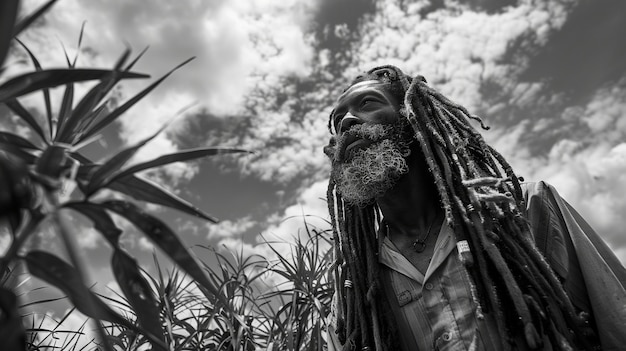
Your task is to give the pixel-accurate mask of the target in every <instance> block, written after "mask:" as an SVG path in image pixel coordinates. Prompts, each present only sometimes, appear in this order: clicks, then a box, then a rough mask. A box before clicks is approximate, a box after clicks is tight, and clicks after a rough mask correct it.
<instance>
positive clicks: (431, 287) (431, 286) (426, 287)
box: [424, 283, 434, 290]
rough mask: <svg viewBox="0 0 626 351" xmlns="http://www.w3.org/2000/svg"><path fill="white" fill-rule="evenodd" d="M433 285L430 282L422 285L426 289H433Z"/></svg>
mask: <svg viewBox="0 0 626 351" xmlns="http://www.w3.org/2000/svg"><path fill="white" fill-rule="evenodd" d="M433 288H434V286H433V284H432V283H426V285H424V289H426V290H433Z"/></svg>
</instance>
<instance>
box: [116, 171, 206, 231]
mask: <svg viewBox="0 0 626 351" xmlns="http://www.w3.org/2000/svg"><path fill="white" fill-rule="evenodd" d="M107 188H109V189H113V190H115V191H119V192H121V193H124V194H127V195H130V196H132V197H133V198H135V199H137V200H140V201H146V202H150V203H154V204H159V205H163V206H167V207H171V208H174V209H176V210H179V211H182V212H185V213H187V214H190V215H192V216H196V217H200V218H204V219H206V220H208V221H210V222H213V223H217V218H215V217H213V216H211V215H209V214H207V213H205V212H203V211H202V210H200V209H199V208H197V207H195V206H194V205H192V204H191V203H189V202H187V201H186V200H183V199H182V198H180V197H178V196H177V195H175V194H173V193H171V192H169V191H167V190H166V189H164V188H163V187H161V186H160V185H158V184H155V183H154V182H152V181H149V180H147V179H143V178H140V177H138V176H136V175H132V176H127V177H124V178H121V179H117V180H116V181H114V182H112V183H111V184H109V185H108V186H107Z"/></svg>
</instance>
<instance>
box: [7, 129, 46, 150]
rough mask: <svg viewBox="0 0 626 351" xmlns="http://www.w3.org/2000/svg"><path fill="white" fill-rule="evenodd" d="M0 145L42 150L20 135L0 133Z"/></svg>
mask: <svg viewBox="0 0 626 351" xmlns="http://www.w3.org/2000/svg"><path fill="white" fill-rule="evenodd" d="M0 143H3V144H12V145H14V146H18V147H21V148H25V149H33V150H41V148H40V147H38V146H36V145H34V144H33V143H31V142H30V141H28V140H27V139H24V138H22V137H21V136H19V135H16V134H13V133H9V132H3V131H0Z"/></svg>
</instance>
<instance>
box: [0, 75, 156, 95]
mask: <svg viewBox="0 0 626 351" xmlns="http://www.w3.org/2000/svg"><path fill="white" fill-rule="evenodd" d="M110 72H111V71H110V70H105V69H87V68H85V69H78V68H73V69H72V68H57V69H47V70H43V71H39V72H29V73H25V74H22V75H19V76H17V77H14V78H12V79H10V80H8V81H6V82H4V84H2V85H1V86H0V102H4V101H7V100H11V99H13V98H16V97H19V96H21V95H24V94H28V93H31V92H33V91H37V90H40V89H45V88H52V87H56V86H59V85H62V84H68V83H72V82H82V81H88V80H99V79H102V78H104V77H106V76H107V75H108V74H110ZM120 74H121V75H122V78H125V79H130V78H147V77H149V76H148V75H145V74H141V73H134V72H122V73H120Z"/></svg>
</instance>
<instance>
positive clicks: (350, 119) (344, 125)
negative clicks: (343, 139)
mask: <svg viewBox="0 0 626 351" xmlns="http://www.w3.org/2000/svg"><path fill="white" fill-rule="evenodd" d="M357 124H363V120H361V119H360V118H359V117H357V116H355V115H353V114H351V113H350V112H348V113H346V115H345V116H343V118H342V119H341V121H339V126H338V127H337V133H338V134H339V135H342V134H343V133H345V132H346V131H348V129H350V128H352V126H354V125H357Z"/></svg>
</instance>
